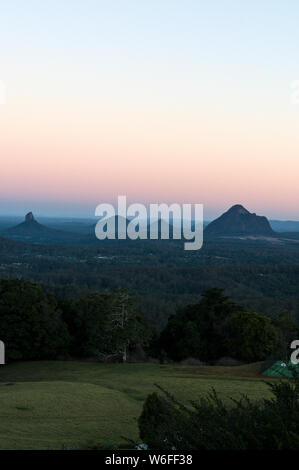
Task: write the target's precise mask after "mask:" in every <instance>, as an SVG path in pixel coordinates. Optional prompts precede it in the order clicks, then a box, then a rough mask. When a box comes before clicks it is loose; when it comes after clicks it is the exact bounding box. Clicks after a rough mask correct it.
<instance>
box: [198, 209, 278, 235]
mask: <svg viewBox="0 0 299 470" xmlns="http://www.w3.org/2000/svg"><path fill="white" fill-rule="evenodd" d="M204 234H205V235H206V236H213V237H217V236H237V235H255V236H256V235H262V236H270V237H271V236H274V235H275V232H274V230H273V229H272V228H271V225H270V223H269V221H268V219H267V218H266V217H264V216H259V215H256V214H252V213H250V212H249V211H248V210H247V209H245V207H243V206H242V205H240V204H236V205H235V206H232V207H231V208H230V209H229V210H228V211H227V212H225V213H224V214H222V215H221V216H220V217H218V219H216V220H214V221H213V222H211V223H210V224H209V225H207V227H206V228H205V230H204Z"/></svg>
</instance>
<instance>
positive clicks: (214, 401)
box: [138, 373, 299, 451]
mask: <svg viewBox="0 0 299 470" xmlns="http://www.w3.org/2000/svg"><path fill="white" fill-rule="evenodd" d="M294 374H295V373H294ZM268 386H269V387H270V388H271V391H272V398H271V399H264V400H262V401H260V402H252V401H250V400H249V399H248V398H247V397H245V396H244V397H241V398H240V399H239V400H231V403H229V404H225V403H224V402H223V401H222V400H221V399H220V398H219V397H218V395H217V393H216V392H215V391H214V390H213V391H212V392H211V393H210V394H209V395H208V397H206V398H201V399H200V400H199V401H198V402H192V403H191V406H189V407H186V406H184V405H183V404H182V403H180V402H178V401H177V400H175V399H174V398H173V397H172V396H171V395H169V394H168V393H167V392H166V391H164V390H162V389H161V390H162V391H163V395H158V394H156V393H154V394H151V395H149V396H148V398H147V400H146V402H145V404H144V407H143V411H142V414H141V416H140V418H139V421H138V424H139V430H140V438H141V439H142V441H143V442H144V443H145V444H147V445H148V446H149V449H153V450H182V451H188V450H253V449H263V450H278V449H292V450H294V449H296V450H299V380H298V377H294V379H293V380H290V381H280V382H277V383H274V384H273V383H271V384H268Z"/></svg>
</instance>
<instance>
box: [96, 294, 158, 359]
mask: <svg viewBox="0 0 299 470" xmlns="http://www.w3.org/2000/svg"><path fill="white" fill-rule="evenodd" d="M148 337H149V328H148V327H147V325H146V323H145V321H144V319H143V317H142V316H141V314H140V313H139V312H138V311H136V310H135V308H134V305H133V302H132V299H131V298H130V296H129V293H128V291H127V290H126V289H121V290H118V291H117V292H115V294H114V295H113V296H112V297H111V309H110V310H109V312H108V315H107V317H106V321H105V351H103V352H102V354H106V355H108V356H111V355H112V356H121V357H122V361H123V362H126V361H127V351H128V348H129V347H131V346H132V345H134V344H136V343H139V344H143V343H144V342H145V341H146V340H147V339H148Z"/></svg>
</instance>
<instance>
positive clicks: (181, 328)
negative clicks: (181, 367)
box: [160, 289, 242, 361]
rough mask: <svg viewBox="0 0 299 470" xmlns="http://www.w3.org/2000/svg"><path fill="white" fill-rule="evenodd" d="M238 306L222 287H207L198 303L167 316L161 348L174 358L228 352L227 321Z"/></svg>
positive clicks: (206, 357)
mask: <svg viewBox="0 0 299 470" xmlns="http://www.w3.org/2000/svg"><path fill="white" fill-rule="evenodd" d="M241 309H242V307H240V306H238V305H236V304H235V303H234V302H232V301H231V300H230V298H229V297H227V296H225V295H224V293H223V290H222V289H209V290H207V291H206V292H204V294H203V295H202V299H201V301H200V302H199V303H198V304H195V305H189V306H187V307H185V308H183V309H181V310H179V311H178V312H177V314H176V315H172V316H171V317H170V318H169V320H168V323H167V325H166V327H165V329H164V330H163V331H162V333H161V336H160V347H161V349H164V350H165V351H166V353H167V354H168V355H169V357H170V358H172V359H174V360H182V359H185V358H187V357H194V358H197V359H200V360H202V361H212V360H215V359H218V358H219V357H221V356H223V355H226V353H227V347H226V343H225V339H226V335H227V329H228V324H229V320H230V318H231V317H232V316H233V315H234V314H235V313H236V312H238V311H239V310H241Z"/></svg>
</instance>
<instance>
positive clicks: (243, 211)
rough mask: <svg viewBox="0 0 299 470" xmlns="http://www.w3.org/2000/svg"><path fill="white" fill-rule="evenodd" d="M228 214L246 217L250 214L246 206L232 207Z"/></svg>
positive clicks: (237, 205) (236, 205)
mask: <svg viewBox="0 0 299 470" xmlns="http://www.w3.org/2000/svg"><path fill="white" fill-rule="evenodd" d="M227 212H228V213H231V214H232V213H235V214H239V215H241V214H243V215H246V214H250V212H249V211H248V210H247V209H245V207H244V206H242V205H241V204H235V205H234V206H232V207H231V208H230V209H229V210H228V211H227Z"/></svg>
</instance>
